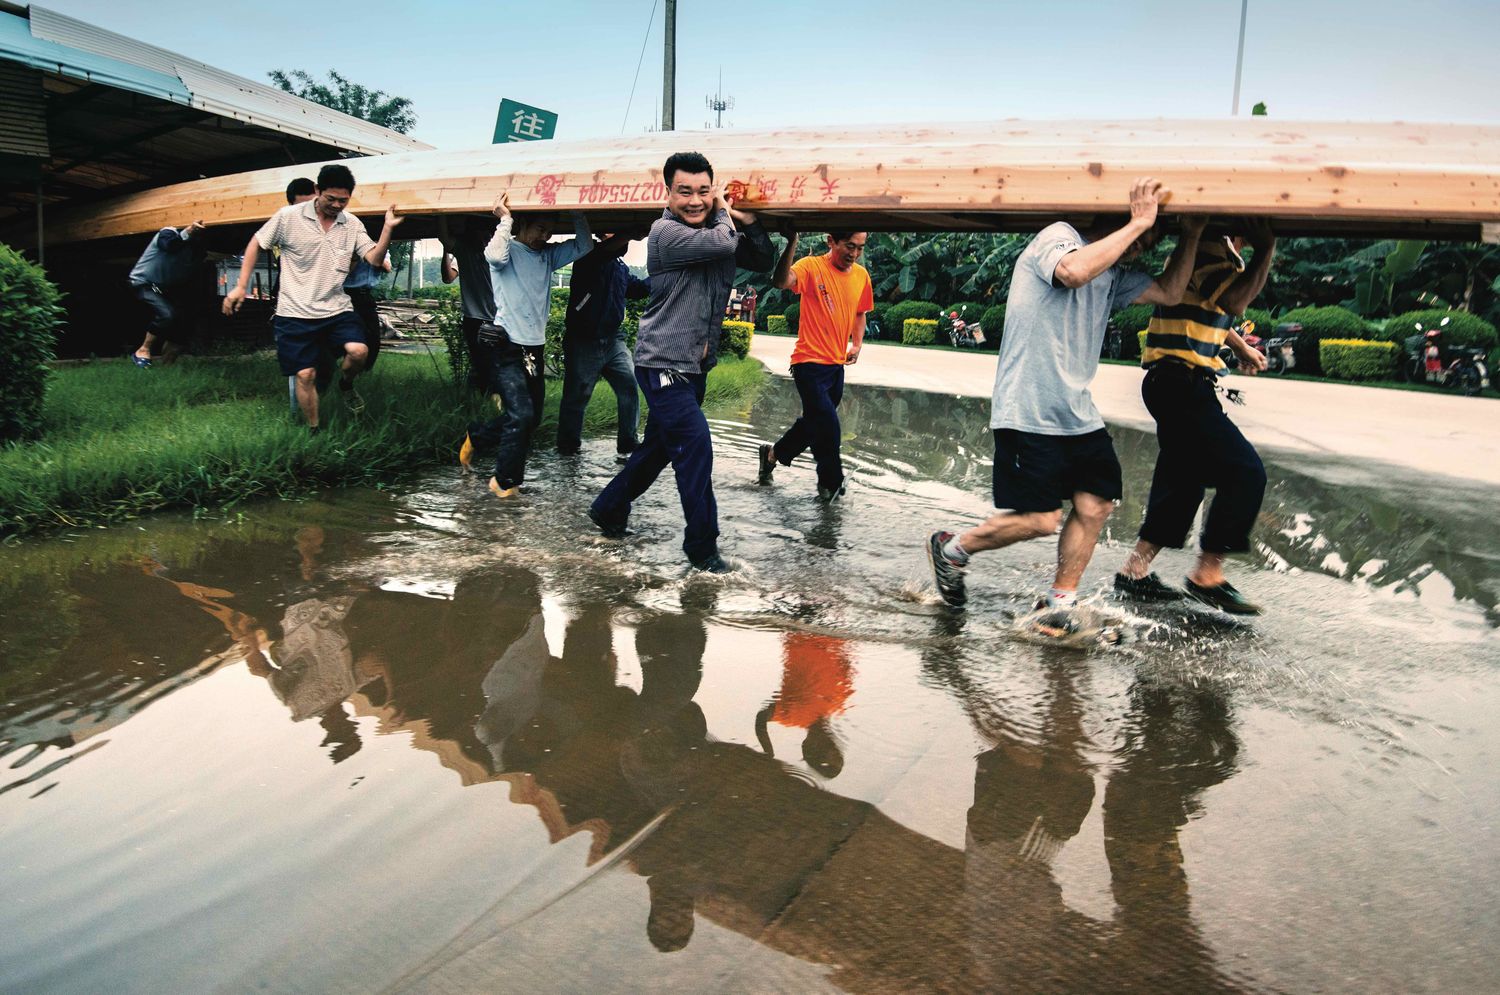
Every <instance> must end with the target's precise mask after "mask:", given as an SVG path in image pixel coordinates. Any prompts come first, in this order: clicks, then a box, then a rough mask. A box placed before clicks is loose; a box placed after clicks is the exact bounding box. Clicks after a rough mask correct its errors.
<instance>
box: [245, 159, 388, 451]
mask: <svg viewBox="0 0 1500 995" xmlns="http://www.w3.org/2000/svg"><path fill="white" fill-rule="evenodd" d="M353 193H354V174H353V173H351V172H350V171H349V167H347V166H344V165H341V164H338V163H335V164H332V165H328V166H324V167H323V168H322V169H321V170H320V171H319V172H318V181H317V196H316V197H314V198H313V199H312V200H310V201H308V202H306V203H303V204H290V205H288V206H286V207H283V208H282V209H281V210H279V211H277V212H276V213H275V214H273V215H271V218H270V220H269V221H267V222H266V223H265V224H264V225H262V226H261V229H260V231H258V232H256V233H255V235H254V236H253V237H252V238H251V239H250V242H249V244H248V245H246V246H245V258H244V261H243V262H242V263H241V264H240V278H239V282H238V283H236V284H235V286H234V289H233V290H231V291H230V292H229V293H228V294H227V295H226V296H225V298H224V313H225V314H226V315H230V314H233V313H234V312H236V311H238V310H239V308H240V305H241V304H242V303H244V300H245V291H246V288H247V287H248V286H249V284H250V274H251V273H252V272H254V270H255V261H256V259H257V258H258V257H259V255H260V253H261V252H263V251H264V252H269V251H270V250H271V249H273V248H280V249H281V292H280V294H279V295H278V297H277V299H276V319H275V321H274V322H273V327H274V328H275V329H276V359H277V361H278V362H279V363H280V364H281V372H282V373H284V374H286V375H287V376H293V375H295V376H296V378H297V388H296V389H297V405H298V407H300V408H301V409H302V414H303V416H304V417H306V419H307V426H308V428H309V429H310V430H311V431H313V432H317V431H318V430H319V428H320V423H319V420H318V389H317V366H318V353H319V351H320V350H321V349H323V348H325V347H327V346H341V347H342V348H343V352H344V361H343V366H342V373H343V375H342V377H341V378H340V381H339V388H340V389H341V390H342V391H343V392H344V393H345V394H346V395H348V396H349V398H350V406H351V407H352V408H358V407H360V406H361V405H359V401H358V395H356V394H355V393H354V377H355V375H356V374H358V373H359V371H360V370H361V369H363V368H364V364H365V359H366V357H367V356H368V355H369V347H368V346H366V345H365V328H364V324H363V323H362V322H361V321H360V320H359V317H358V316H357V315H356V314H355V312H354V305H353V303H352V302H351V301H350V300H349V295H348V294H346V293H345V292H344V281H345V280H346V279H347V278H348V276H349V271H350V268H351V267H352V266H353V265H354V260H355V258H356V257H358V258H360V259H363V260H364V261H365V262H367V263H369V264H370V265H371V266H376V267H378V266H381V265H382V264H383V263H384V262H385V254H386V250H387V249H388V248H390V244H391V235H392V233H393V232H394V231H395V229H396V226H397V225H399V224H400V223H401V221H402V218H401V217H400V216H398V215H397V214H396V207H395V205H394V204H393V205H391V206H390V207H389V208H387V209H386V212H385V224H384V226H383V227H382V228H381V230H380V238H379V240H372V239H371V238H370V233H369V232H367V231H365V226H364V224H363V223H362V222H361V221H360V220H359V219H358V218H355V217H353V216H352V215H350V214H348V213H347V212H346V211H345V210H344V208H345V207H347V206H348V204H349V198H350V197H351V196H352V195H353Z"/></svg>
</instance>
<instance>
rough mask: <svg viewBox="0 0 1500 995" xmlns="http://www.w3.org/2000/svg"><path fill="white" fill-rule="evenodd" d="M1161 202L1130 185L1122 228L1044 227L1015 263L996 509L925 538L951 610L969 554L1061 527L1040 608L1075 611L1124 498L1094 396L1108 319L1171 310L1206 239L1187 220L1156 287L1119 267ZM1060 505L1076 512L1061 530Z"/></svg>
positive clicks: (999, 408)
mask: <svg viewBox="0 0 1500 995" xmlns="http://www.w3.org/2000/svg"><path fill="white" fill-rule="evenodd" d="M1167 193H1168V192H1167V190H1166V188H1165V187H1163V186H1162V184H1161V183H1159V182H1158V181H1156V180H1153V179H1150V178H1146V179H1139V180H1136V182H1135V185H1134V186H1133V187H1132V188H1131V191H1130V217H1129V220H1128V221H1126V222H1125V223H1124V224H1119V223H1118V222H1117V221H1116V219H1114V218H1098V219H1096V220H1095V221H1094V222H1093V223H1092V224H1090V225H1088V226H1086V228H1085V230H1084V231H1082V232H1080V231H1079V230H1078V229H1077V228H1074V227H1073V226H1072V225H1070V224H1066V223H1063V222H1058V223H1056V224H1052V225H1048V226H1047V227H1046V228H1044V229H1042V231H1041V232H1039V233H1038V234H1037V236H1036V237H1035V238H1034V239H1032V240H1031V243H1030V244H1029V245H1028V246H1027V247H1026V249H1025V251H1024V252H1022V253H1021V256H1020V258H1019V259H1017V260H1016V267H1015V271H1014V273H1013V274H1012V276H1011V284H1010V295H1009V297H1008V298H1007V300H1006V309H1005V334H1004V336H1003V337H1002V338H1001V340H1000V360H999V364H998V366H997V368H996V371H995V394H994V399H993V403H992V406H991V415H990V428H991V429H992V430H993V431H994V435H995V468H994V498H995V507H996V508H998V509H1002V510H1000V511H999V512H997V513H996V514H995V515H992V516H991V517H990V518H988V519H986V520H985V521H984V522H983V523H982V524H980V525H978V526H976V527H974V528H972V529H970V530H968V531H967V532H964V533H963V534H962V535H956V534H954V533H953V532H934V533H933V534H932V535H931V536H929V537H928V540H927V554H928V558H929V559H930V560H931V562H932V572H933V578H934V581H935V582H936V584H937V589H938V593H939V594H940V595H942V598H943V600H944V601H945V602H947V603H948V605H949V606H950V607H953V608H961V607H963V605H964V603H965V601H966V600H967V595H966V592H965V590H964V568H965V567H967V566H968V563H969V559H970V557H971V556H973V555H974V554H975V553H978V552H980V551H981V550H986V549H999V548H1001V547H1003V546H1009V545H1011V544H1012V543H1017V542H1020V541H1022V540H1024V539H1034V538H1037V537H1040V536H1047V535H1052V534H1054V533H1056V532H1057V531H1058V528H1059V526H1061V529H1062V534H1061V536H1060V537H1059V539H1058V544H1057V572H1056V573H1055V575H1054V576H1053V581H1052V589H1051V590H1050V591H1049V592H1048V594H1047V597H1046V598H1045V599H1044V600H1045V603H1046V605H1048V606H1051V607H1058V608H1062V607H1067V606H1069V605H1071V604H1072V602H1073V599H1074V597H1075V595H1076V594H1077V591H1078V582H1079V581H1080V580H1081V579H1082V577H1083V572H1084V569H1085V568H1086V567H1087V566H1088V563H1089V560H1090V558H1092V556H1093V553H1094V544H1095V543H1096V542H1097V541H1098V539H1099V533H1100V531H1101V530H1102V529H1103V528H1104V522H1105V520H1106V519H1108V518H1109V515H1110V512H1112V511H1113V510H1114V505H1115V502H1116V501H1118V500H1119V499H1120V496H1121V484H1120V462H1119V460H1118V459H1116V457H1115V451H1114V446H1113V444H1112V443H1111V441H1110V437H1109V432H1108V431H1107V430H1106V429H1105V427H1104V419H1103V418H1101V417H1100V415H1099V411H1098V409H1097V408H1095V407H1094V399H1093V398H1092V397H1091V396H1090V395H1089V384H1090V383H1091V382H1092V381H1093V379H1094V374H1095V373H1096V372H1097V371H1098V369H1099V351H1100V347H1101V345H1102V344H1103V340H1104V333H1105V328H1106V326H1107V325H1108V323H1109V316H1110V313H1111V312H1112V311H1114V310H1115V309H1117V308H1120V307H1124V306H1125V305H1127V304H1134V303H1143V304H1164V305H1175V304H1177V303H1178V302H1179V301H1180V300H1181V298H1182V292H1183V290H1184V288H1185V287H1186V286H1187V280H1188V277H1189V276H1190V275H1191V273H1192V262H1193V258H1194V256H1195V255H1196V254H1197V249H1198V238H1199V236H1200V235H1202V233H1203V220H1202V219H1199V218H1184V219H1183V222H1182V233H1181V235H1180V237H1179V239H1178V244H1177V251H1176V252H1175V253H1174V254H1173V256H1172V261H1171V262H1170V263H1169V264H1168V265H1167V268H1166V270H1165V271H1164V272H1163V273H1162V275H1161V277H1160V278H1158V279H1152V278H1151V277H1149V276H1147V275H1146V274H1144V273H1137V272H1132V271H1130V270H1126V269H1123V268H1121V267H1120V266H1119V265H1118V264H1119V263H1121V262H1128V261H1129V260H1131V259H1133V258H1134V257H1135V256H1137V255H1139V254H1140V253H1141V252H1143V251H1145V250H1146V249H1147V248H1149V247H1150V246H1151V245H1153V244H1154V243H1155V237H1154V235H1155V232H1154V231H1153V229H1154V228H1155V226H1156V216H1157V209H1158V207H1159V206H1160V204H1161V203H1162V201H1163V200H1164V199H1166V196H1167ZM1064 500H1067V501H1071V502H1072V505H1073V509H1072V512H1071V513H1070V514H1069V515H1068V517H1067V520H1066V522H1064V520H1063V514H1062V502H1063V501H1064Z"/></svg>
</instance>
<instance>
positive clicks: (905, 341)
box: [901, 318, 938, 345]
mask: <svg viewBox="0 0 1500 995" xmlns="http://www.w3.org/2000/svg"><path fill="white" fill-rule="evenodd" d="M937 328H938V323H937V319H936V318H907V319H906V321H905V322H903V323H902V325H901V344H902V345H932V344H933V343H934V342H936V341H937Z"/></svg>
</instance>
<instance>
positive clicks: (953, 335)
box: [948, 311, 984, 349]
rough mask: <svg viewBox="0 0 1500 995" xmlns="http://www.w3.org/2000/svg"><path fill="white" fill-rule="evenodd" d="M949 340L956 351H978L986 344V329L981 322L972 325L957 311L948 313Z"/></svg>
mask: <svg viewBox="0 0 1500 995" xmlns="http://www.w3.org/2000/svg"><path fill="white" fill-rule="evenodd" d="M948 340H949V341H950V342H952V343H953V348H955V349H978V348H979V346H980V345H981V344H983V342H984V329H983V328H981V327H980V326H979V322H977V321H976V322H974V323H973V324H972V325H971V324H969V323H968V322H966V321H964V319H963V316H962V315H960V314H959V313H958V312H957V311H950V312H948Z"/></svg>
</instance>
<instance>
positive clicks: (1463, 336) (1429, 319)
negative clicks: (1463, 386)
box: [1376, 308, 1500, 349]
mask: <svg viewBox="0 0 1500 995" xmlns="http://www.w3.org/2000/svg"><path fill="white" fill-rule="evenodd" d="M1444 318H1447V319H1448V324H1446V325H1443V324H1442V321H1443V319H1444ZM1418 322H1421V324H1422V331H1424V332H1425V331H1427V330H1428V329H1430V328H1437V327H1438V326H1439V325H1442V329H1443V342H1444V343H1445V344H1447V345H1475V346H1480V347H1482V348H1485V349H1493V348H1494V347H1495V346H1496V345H1500V337H1497V336H1496V334H1495V326H1494V325H1492V324H1490V323H1489V322H1488V321H1485V320H1484V319H1483V318H1481V317H1479V316H1478V315H1473V314H1470V313H1469V312H1467V311H1444V310H1442V309H1440V308H1435V309H1431V310H1427V311H1407V312H1406V313H1405V314H1398V315H1396V316H1395V317H1394V318H1392V319H1391V320H1390V321H1387V322H1386V323H1385V327H1384V328H1382V329H1381V330H1380V333H1379V334H1378V335H1377V336H1376V338H1379V339H1383V340H1384V341H1386V342H1396V343H1400V342H1404V341H1405V340H1406V338H1407V336H1409V335H1419V334H1421V333H1420V332H1418V331H1417V323H1418Z"/></svg>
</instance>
